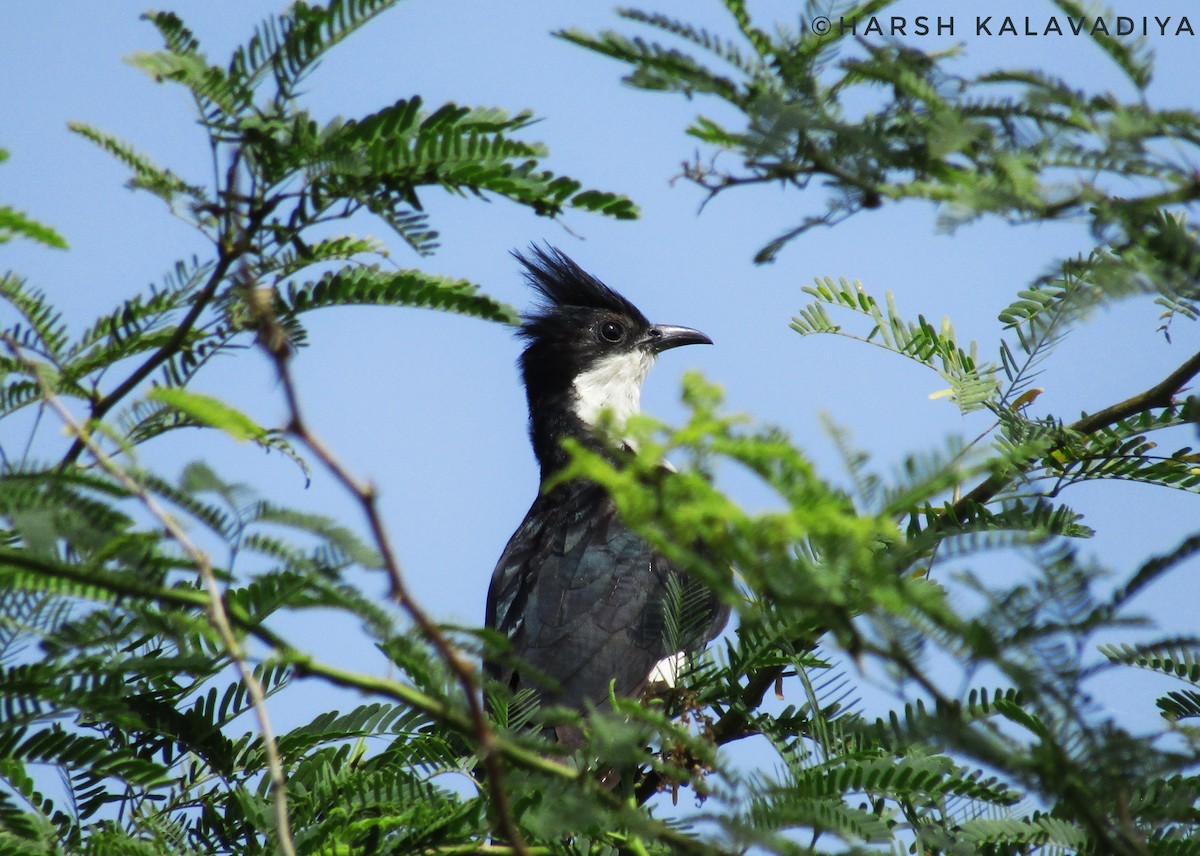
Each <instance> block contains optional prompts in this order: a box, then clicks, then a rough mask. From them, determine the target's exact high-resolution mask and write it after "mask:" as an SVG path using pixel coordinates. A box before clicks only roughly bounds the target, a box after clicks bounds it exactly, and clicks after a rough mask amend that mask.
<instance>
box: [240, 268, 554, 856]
mask: <svg viewBox="0 0 1200 856" xmlns="http://www.w3.org/2000/svg"><path fill="white" fill-rule="evenodd" d="M246 288H247V298H248V299H247V303H248V305H249V307H250V309H251V312H252V313H254V315H255V317H256V322H257V325H258V342H259V344H260V345H261V346H262V347H263V349H264V350H265V351H266V352H267V353H268V354H269V355H270V357H271V359H272V361H273V362H274V364H275V372H276V374H277V375H278V377H279V381H280V384H281V385H282V386H283V394H284V399H285V401H286V403H287V409H288V425H287V430H288V432H289V433H291V434H292V435H293V436H295V437H296V438H297V439H299V440H300V442H302V443H303V444H304V445H305V446H307V447H308V449H309V450H310V451H311V452H312V453H313V454H314V455H316V457H317V459H318V460H320V461H321V463H322V464H324V465H325V468H326V469H327V470H329V472H330V473H331V474H332V475H333V477H334V478H335V479H337V481H338V482H339V483H340V484H341V485H342V486H343V487H344V488H345V489H346V490H347V491H348V492H349V493H350V494H352V495H353V496H354V497H355V499H357V500H358V503H359V505H361V506H362V509H363V513H364V514H365V516H366V518H367V523H368V525H369V526H370V528H371V535H372V537H373V539H374V541H375V545H376V547H377V548H378V550H379V555H380V557H381V559H382V562H383V567H384V569H385V570H386V571H387V574H388V580H389V585H390V593H391V597H392V599H393V600H395V601H396V602H397V603H398V604H400V606H401V608H402V609H404V611H405V612H407V613H408V615H409V617H410V618H411V619H412V621H413V623H414V624H415V625H416V626H417V628H418V629H419V630H420V632H421V635H423V636H424V637H425V638H426V640H427V641H428V642H429V643H430V644H431V645H432V646H433V647H434V649H435V650H436V651H437V652H438V655H439V656H440V657H441V658H442V660H443V662H445V663H446V665H447V666H448V667H449V668H450V670H451V671H452V672H453V673H454V676H455V677H456V678H457V680H458V683H459V685H460V686H461V687H462V690H463V694H464V695H465V696H466V699H467V706H468V709H469V711H470V714H471V722H472V726H473V728H474V731H475V738H476V742H477V744H478V750H479V757H480V760H481V761H482V762H483V768H484V774H485V776H486V777H487V783H488V786H489V789H490V790H491V795H492V801H493V804H494V806H495V817H494V818H493V820H494V821H495V823H496V824H497V826H498V827H499V829H498V831H499V833H500V834H501V835H502V836H503V837H504V839H505V840H506V841H507V842H508V843H509V844H510V845H511V846H512V851H513V853H515V854H516V856H532V854H531V851H530V850H529V847H528V845H527V844H526V843H525V840H524V838H523V837H522V835H521V832H520V830H519V829H517V825H516V821H515V820H514V819H513V814H512V807H511V805H510V804H509V800H508V792H507V791H506V790H505V787H504V770H503V767H502V765H501V760H500V759H501V753H500V752H499V751H498V747H497V741H496V732H495V731H494V730H493V728H492V726H491V723H489V722H488V718H487V713H486V711H485V710H484V707H483V697H482V693H481V692H480V688H479V685H478V682H477V681H476V679H475V672H474V669H473V668H472V667H471V665H470V664H469V663H468V662H467V661H466V660H465V659H464V658H463V656H462V654H461V653H460V652H459V651H458V650H457V648H455V646H454V645H452V644H451V642H450V640H449V639H447V638H446V636H445V634H443V633H442V632H441V630H440V629H439V628H438V626H437V624H436V623H435V622H434V621H433V619H432V618H430V617H429V615H428V614H427V613H426V612H425V610H424V609H422V608H421V606H420V605H419V604H418V603H417V602H416V601H415V600H414V599H413V597H412V595H411V593H410V592H409V590H408V586H407V584H406V583H405V581H404V575H403V573H402V571H401V569H400V563H399V561H398V560H397V558H396V553H395V551H394V550H393V549H392V543H391V539H390V537H389V536H388V532H387V528H386V527H385V526H384V524H383V520H382V518H381V517H380V515H379V502H378V499H379V495H378V492H377V491H376V489H375V486H374V485H373V484H371V483H370V482H367V481H362V480H360V479H358V478H357V477H356V476H354V475H353V474H352V473H351V472H350V471H349V470H348V469H346V467H345V466H344V465H343V464H342V463H341V462H340V461H339V460H338V458H337V457H336V456H335V455H334V454H333V452H332V450H330V449H329V447H328V446H326V445H325V443H324V442H323V441H322V440H321V438H320V437H319V436H317V435H316V434H315V433H313V431H312V429H310V428H309V427H308V423H307V422H305V421H304V417H303V415H302V413H301V410H300V400H299V396H298V395H297V393H296V385H295V382H294V380H293V378H292V372H291V367H290V360H291V347H290V345H289V344H288V342H287V340H286V336H285V335H284V334H283V331H282V330H280V329H279V328H278V323H277V321H276V320H275V318H274V316H273V315H272V314H271V297H270V294H271V293H270V292H269V291H268V290H266V289H257V288H255V287H254V286H253V285H252V284H246Z"/></svg>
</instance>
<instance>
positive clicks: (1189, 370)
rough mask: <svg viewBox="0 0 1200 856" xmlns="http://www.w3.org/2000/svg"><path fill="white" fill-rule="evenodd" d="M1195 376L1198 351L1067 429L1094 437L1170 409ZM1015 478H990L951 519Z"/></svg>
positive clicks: (958, 505)
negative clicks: (1150, 412) (1147, 413)
mask: <svg viewBox="0 0 1200 856" xmlns="http://www.w3.org/2000/svg"><path fill="white" fill-rule="evenodd" d="M1198 374H1200V352H1197V353H1195V354H1193V355H1192V356H1191V357H1190V358H1189V359H1187V360H1186V361H1184V363H1183V364H1182V365H1181V366H1179V368H1177V369H1175V371H1173V372H1171V373H1170V374H1169V375H1167V376H1166V377H1165V378H1163V379H1162V380H1161V381H1159V382H1158V383H1156V384H1155V385H1154V386H1152V387H1150V388H1149V389H1147V390H1144V391H1143V392H1139V393H1138V394H1137V395H1133V396H1130V397H1129V398H1127V399H1125V400H1124V401H1120V402H1117V403H1116V404H1114V405H1112V406H1110V407H1105V408H1104V409H1103V410H1098V411H1096V412H1095V413H1092V414H1089V415H1086V416H1083V417H1081V418H1079V419H1077V420H1075V421H1074V422H1072V423H1071V424H1070V425H1068V426H1067V428H1068V429H1069V430H1070V431H1072V432H1074V433H1076V434H1094V433H1095V432H1096V431H1099V430H1100V429H1101V428H1106V427H1108V426H1109V425H1112V424H1113V423H1115V422H1120V421H1121V420H1122V419H1127V418H1129V417H1130V416H1136V415H1137V414H1139V413H1142V412H1144V411H1146V410H1150V409H1151V408H1154V407H1170V406H1171V404H1172V403H1173V402H1174V400H1175V396H1176V395H1177V394H1178V393H1179V392H1181V391H1182V390H1183V388H1184V386H1185V385H1186V384H1187V383H1188V382H1189V381H1190V380H1192V378H1194V377H1196V375H1198ZM1018 475H1019V472H1017V471H1007V472H1004V473H994V474H993V475H991V476H989V477H988V478H987V479H985V480H984V481H982V482H980V483H979V484H978V485H976V486H975V487H974V488H972V489H971V491H970V492H969V493H967V494H966V495H965V496H963V497H962V498H961V499H959V500H958V501H957V502H955V503H954V505H953V506H951V508H950V519H958V520H961V519H963V518H964V517H965V516H969V515H970V513H971V509H972V508H973V507H974V506H976V505H982V504H984V503H986V502H988V501H990V500H991V499H992V498H993V497H995V496H996V494H998V493H999V492H1000V491H1002V490H1004V488H1006V487H1007V486H1008V485H1009V484H1010V483H1011V482H1012V481H1013V479H1014V478H1016V477H1017V476H1018Z"/></svg>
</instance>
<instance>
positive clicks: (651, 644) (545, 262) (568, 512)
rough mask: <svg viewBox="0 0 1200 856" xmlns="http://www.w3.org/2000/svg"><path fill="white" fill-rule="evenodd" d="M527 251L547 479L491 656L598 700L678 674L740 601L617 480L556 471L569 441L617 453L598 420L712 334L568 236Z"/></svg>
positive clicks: (565, 740)
mask: <svg viewBox="0 0 1200 856" xmlns="http://www.w3.org/2000/svg"><path fill="white" fill-rule="evenodd" d="M513 255H514V257H515V258H516V259H517V261H518V262H519V263H520V264H521V265H522V267H523V268H524V274H525V278H526V280H527V281H528V283H529V285H531V286H532V287H533V289H534V291H535V292H536V294H537V297H538V298H539V299H540V301H539V303H538V304H536V305H535V309H534V310H532V311H531V312H529V313H527V314H526V315H525V316H523V318H522V323H521V325H520V327H519V331H518V335H519V336H520V338H522V339H523V340H524V341H525V348H524V350H523V352H522V354H521V357H520V360H519V365H520V370H521V375H522V380H523V381H524V385H525V394H526V399H527V401H528V406H529V437H530V441H531V443H532V445H533V452H534V455H535V457H536V458H537V461H538V465H539V468H540V490H539V492H538V496H537V498H536V499H535V500H534V501H533V505H532V506H531V507H530V508H529V511H528V513H527V514H526V515H525V518H524V520H523V521H522V522H521V524H520V525H519V526H518V527H517V530H516V531H515V532H514V533H513V535H512V537H511V538H510V539H509V541H508V544H507V546H506V547H505V549H504V552H503V554H502V555H501V557H500V560H499V562H498V563H497V564H496V568H495V571H494V572H493V574H492V579H491V584H490V586H489V589H488V596H487V603H486V615H485V625H486V626H487V627H488V628H491V629H493V630H497V631H499V632H500V633H502V634H504V636H506V637H507V638H508V641H509V645H510V649H509V651H508V652H507V656H505V657H503V658H496V657H492V658H491V659H490V660H489V661H488V662H485V664H484V665H485V671H486V673H487V675H488V677H489V678H490V679H492V680H493V681H498V682H500V683H501V684H502V685H504V686H507V687H508V689H509V690H511V691H512V692H514V693H515V692H517V691H519V690H521V689H524V688H530V689H533V690H534V691H535V692H536V693H537V695H538V697H539V701H540V704H541V705H542V706H543V707H544V706H547V705H558V706H565V707H570V708H575V709H576V710H579V711H586V710H587V709H588V708H590V707H595V708H599V707H602V706H604V705H605V703H606V702H607V700H608V698H609V694H610V692H613V693H615V694H616V695H617V696H621V697H634V698H637V697H641V696H642V695H643V694H644V693H645V692H646V691H647V690H648V689H649V688H650V687H651V685H652V684H654V683H656V682H659V681H662V682H664V683H667V684H671V683H673V680H674V677H675V671H676V670H677V668H678V666H679V664H680V662H681V658H682V656H683V655H684V654H685V653H690V652H692V651H695V650H699V649H701V648H703V646H704V645H706V644H707V643H708V642H710V641H711V640H712V639H714V638H715V637H716V636H717V635H719V634H720V632H721V630H722V629H723V628H724V626H725V624H726V622H727V621H728V618H729V608H728V606H727V605H725V604H723V603H722V602H721V601H720V599H719V598H718V597H717V596H716V595H715V594H714V593H713V592H712V591H711V590H709V589H707V588H706V587H704V586H703V584H702V583H700V582H698V581H696V580H694V579H692V578H690V577H689V576H688V575H686V574H684V573H683V572H682V571H680V570H679V569H677V568H675V567H673V566H672V565H671V564H670V563H668V562H667V560H666V559H664V558H663V556H662V555H660V554H659V553H657V552H656V551H655V550H654V549H653V548H652V547H651V546H650V544H649V543H647V542H646V541H645V539H643V538H642V537H641V536H639V535H638V534H637V533H635V532H634V531H633V530H632V529H630V528H629V527H628V526H627V525H626V524H625V523H624V522H622V520H621V518H620V516H619V515H618V513H617V510H616V508H615V506H614V504H613V502H612V499H611V498H610V497H609V495H608V493H607V491H606V490H605V489H604V488H602V487H600V486H599V485H596V484H594V483H592V482H590V481H587V480H585V479H570V480H565V481H563V480H560V481H558V482H553V483H552V481H551V480H552V479H553V478H554V477H555V476H556V475H557V474H558V473H559V472H560V471H561V470H562V469H563V467H564V466H566V465H567V463H568V462H569V459H570V456H569V453H568V451H567V450H566V449H565V448H564V447H563V440H564V439H565V438H568V437H569V438H572V439H573V440H575V441H576V442H578V443H579V444H581V445H582V446H584V447H586V448H588V449H592V450H595V451H598V452H600V453H601V454H605V455H607V456H609V457H610V459H613V458H612V453H611V447H610V446H609V445H608V444H606V443H605V442H604V441H603V440H602V439H601V438H600V437H599V435H598V433H597V428H598V425H599V422H600V418H601V414H602V413H604V412H605V411H608V412H611V414H612V417H613V424H614V425H621V424H623V423H624V421H625V420H627V419H628V418H629V417H630V416H632V415H633V414H635V413H637V412H638V410H639V402H640V397H641V389H642V382H643V381H644V379H645V377H646V374H647V372H648V371H649V370H650V368H651V366H652V365H653V364H654V361H655V358H656V357H657V356H658V355H659V354H661V353H662V352H663V351H666V350H669V349H672V348H677V347H680V346H683V345H696V344H710V345H711V344H712V340H711V339H710V338H709V337H708V336H706V335H705V334H703V333H701V332H700V331H699V330H694V329H692V328H690V327H680V326H675V325H670V324H652V323H650V321H649V320H647V318H646V316H645V315H643V314H642V312H641V311H640V310H639V309H638V308H637V307H636V306H635V305H634V304H633V303H631V302H630V301H629V300H627V299H626V298H624V297H622V296H621V295H620V294H619V293H617V292H616V291H614V290H613V289H611V288H609V287H608V286H606V285H605V284H604V283H602V282H601V281H600V280H599V279H597V278H595V277H594V276H592V275H591V274H589V273H587V272H585V271H584V270H583V269H582V268H580V267H579V265H577V264H576V263H575V262H573V261H572V260H571V259H570V258H568V257H567V256H566V255H565V254H564V253H562V252H561V251H559V250H557V249H554V248H551V247H546V248H544V249H543V248H541V247H538V246H536V245H535V246H533V247H532V248H531V250H530V255H529V256H525V255H522V254H521V253H520V252H514V253H513ZM664 466H667V465H666V464H665V463H664ZM672 577H675V586H674V588H673V587H672V584H671V582H669V581H670V579H671V578H672ZM697 587H699V591H698V592H697ZM683 590H687V591H688V592H689V595H688V598H687V602H690V603H693V604H694V603H696V602H697V601H699V605H700V609H699V610H697V612H698V615H699V620H698V621H693V622H691V625H692V627H693V630H692V632H691V633H690V636H689V637H688V638H685V639H683V640H682V646H683V648H682V650H668V645H667V639H666V635H667V634H666V633H665V627H666V620H667V610H668V604H669V603H670V602H671V601H670V597H671V595H672V592H674V593H675V595H676V597H677V598H678V592H680V591H683ZM697 594H698V595H699V597H696V596H695V595H697ZM674 602H675V603H678V602H679V601H678V599H677V600H675V601H674ZM693 617H695V616H693ZM676 641H677V642H679V641H680V640H678V639H677V640H676ZM543 733H544V734H546V736H548V737H550V738H551V739H554V740H556V741H557V742H558V743H560V744H565V745H566V746H567V747H568V748H578V747H579V746H581V745H583V736H582V732H581V731H580V730H579V729H578V728H575V727H573V726H569V725H563V726H556V727H551V728H548V729H546V730H545V731H544V732H543Z"/></svg>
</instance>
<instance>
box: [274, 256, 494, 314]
mask: <svg viewBox="0 0 1200 856" xmlns="http://www.w3.org/2000/svg"><path fill="white" fill-rule="evenodd" d="M362 305H369V306H412V307H421V308H427V309H441V310H443V311H447V312H455V313H458V314H460V315H471V316H474V317H476V318H484V319H487V320H490V321H502V322H505V323H509V324H515V323H516V322H517V313H516V311H515V310H514V309H512V308H511V307H509V306H507V305H505V304H503V303H498V302H497V301H495V300H493V299H492V298H490V297H487V296H485V295H483V294H480V293H479V286H477V285H475V284H473V283H471V282H468V281H467V280H465V279H451V278H450V277H444V276H437V275H435V274H429V273H424V272H422V271H418V270H400V271H384V270H381V269H380V268H378V267H375V266H364V267H347V268H343V269H342V270H340V271H337V272H334V273H329V274H326V275H325V276H323V277H321V278H320V279H319V280H317V281H316V282H310V283H307V284H305V285H299V286H297V285H288V286H287V291H286V293H284V294H280V295H279V311H280V313H281V314H283V315H295V314H299V313H301V312H308V311H310V310H313V309H318V308H322V307H325V306H362Z"/></svg>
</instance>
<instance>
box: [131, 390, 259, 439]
mask: <svg viewBox="0 0 1200 856" xmlns="http://www.w3.org/2000/svg"><path fill="white" fill-rule="evenodd" d="M146 397H147V398H149V399H150V400H152V401H159V402H162V403H163V404H165V405H167V406H168V407H173V408H175V409H176V410H179V411H182V412H183V413H185V414H187V415H188V416H190V417H191V418H193V419H195V420H196V421H197V422H200V423H202V424H204V425H208V426H209V427H210V428H219V429H221V430H222V431H224V432H225V433H226V434H228V435H229V436H231V437H233V439H235V440H237V441H239V442H244V441H246V440H263V439H265V438H266V436H267V434H268V431H267V429H266V428H263V427H262V426H261V425H259V424H258V423H257V422H255V421H254V420H253V419H251V418H250V417H249V416H247V415H246V414H245V413H242V412H241V411H240V410H237V409H235V408H233V407H230V406H229V405H228V404H226V403H225V402H223V401H220V400H219V399H216V398H213V397H211V396H208V395H202V394H200V393H198V392H190V391H188V390H186V389H180V388H178V387H164V386H160V387H157V388H155V389H153V390H151V391H150V394H149V395H147V396H146Z"/></svg>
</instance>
